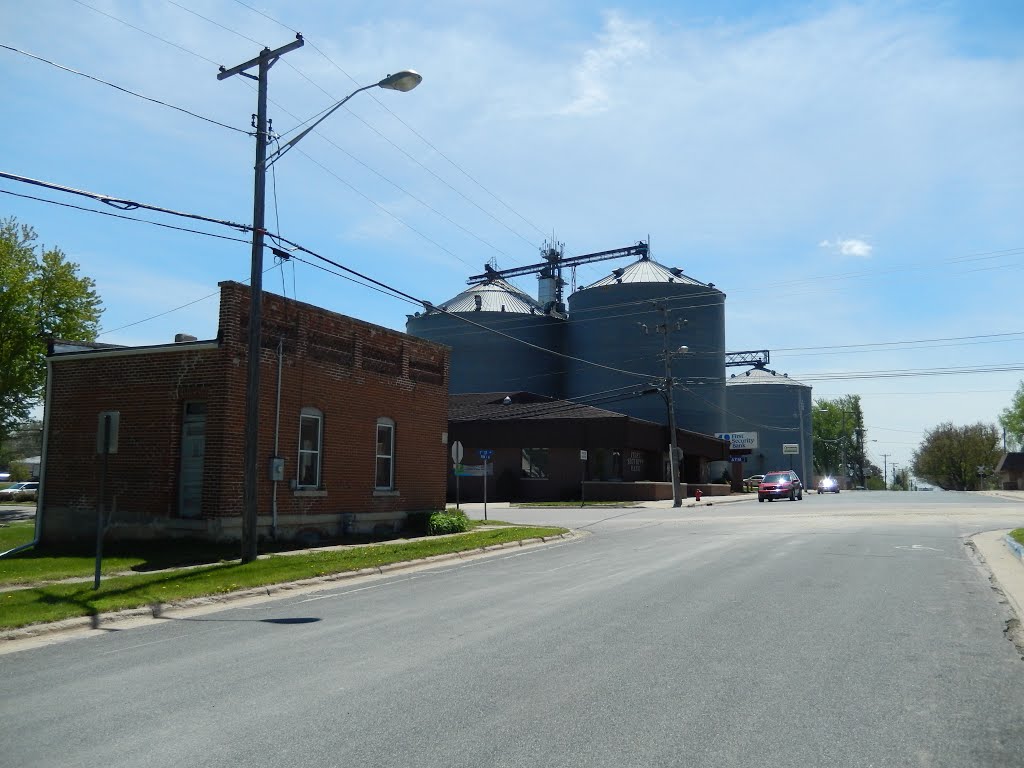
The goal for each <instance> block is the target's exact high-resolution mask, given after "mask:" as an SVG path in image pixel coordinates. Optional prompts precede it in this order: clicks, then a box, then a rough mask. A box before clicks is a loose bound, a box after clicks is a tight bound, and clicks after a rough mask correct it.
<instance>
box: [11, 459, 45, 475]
mask: <svg viewBox="0 0 1024 768" xmlns="http://www.w3.org/2000/svg"><path fill="white" fill-rule="evenodd" d="M41 462H42V457H41V456H29V457H28V458H27V459H14V460H13V461H11V465H12V466H13V465H15V464H17V465H18V466H21V467H24V468H25V470H26V471H27V472H28V476H29V478H30V479H32V480H38V479H39V465H40V463H41Z"/></svg>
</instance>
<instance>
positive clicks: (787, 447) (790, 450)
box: [782, 443, 800, 456]
mask: <svg viewBox="0 0 1024 768" xmlns="http://www.w3.org/2000/svg"><path fill="white" fill-rule="evenodd" d="M798 453H800V444H799V443H783V444H782V455H783V456H785V455H787V454H789V455H795V454H798Z"/></svg>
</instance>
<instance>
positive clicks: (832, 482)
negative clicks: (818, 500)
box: [818, 477, 839, 493]
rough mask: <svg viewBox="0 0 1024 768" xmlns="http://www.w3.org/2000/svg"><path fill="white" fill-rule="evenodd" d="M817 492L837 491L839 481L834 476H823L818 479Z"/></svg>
mask: <svg viewBox="0 0 1024 768" xmlns="http://www.w3.org/2000/svg"><path fill="white" fill-rule="evenodd" d="M818 493H839V481H838V480H836V479H835V478H834V477H823V478H821V480H819V481H818Z"/></svg>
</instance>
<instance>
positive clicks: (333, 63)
mask: <svg viewBox="0 0 1024 768" xmlns="http://www.w3.org/2000/svg"><path fill="white" fill-rule="evenodd" d="M235 2H236V3H237V4H238V5H241V6H242V7H244V8H247V9H249V10H250V11H252V12H253V13H256V14H259V15H260V16H262V17H263V18H265V19H267V20H269V21H272V22H274V23H275V24H277V25H279V26H280V27H282V28H283V29H286V30H288V31H289V32H293V33H297V30H295V29H293V28H292V27H291V26H289V25H288V24H285V23H284V22H282V21H280V20H279V19H276V18H274V17H273V16H270V15H269V14H267V13H265V12H263V11H260V10H259V9H257V8H254V7H253V6H251V5H249V4H248V3H245V2H242V0H235ZM306 44H307V45H309V47H310V48H312V49H313V50H314V51H316V52H317V53H318V54H320V56H322V57H323V58H324V60H325V61H327V62H328V63H329V64H330V65H331V66H333V67H334V68H335V69H337V70H338V71H339V72H341V74H343V75H344V76H345V77H347V78H348V79H349V80H350V81H352V83H354V84H355V85H357V86H358V85H360V83H359V81H358V80H356V79H355V78H354V77H353V76H352V75H350V74H349V73H348V72H347V71H346V70H345V69H344V68H342V67H341V65H339V64H338V63H337V62H336V61H334V59H332V58H331V57H330V56H328V55H327V54H326V53H324V51H323V50H321V49H320V48H319V47H318V46H317V45H316V43H315V42H313V41H312V40H309V39H308V38H307V39H306ZM310 82H312V81H310ZM313 84H314V85H316V84H315V83H313ZM317 87H318V88H319V87H320V86H317ZM320 90H321V91H323V92H324V94H325V95H327V96H328V97H330V98H332V99H333V98H335V97H334V96H333V95H332V94H331V93H329V92H328V91H326V90H324V89H323V88H320ZM369 96H370V98H372V99H373V100H374V101H375V102H377V104H378V105H380V107H381V108H382V109H383V110H384V111H385V112H387V113H388V114H390V115H391V116H392V117H394V118H395V119H396V120H397V121H398V122H399V123H401V124H402V125H403V126H404V127H405V128H406V129H408V130H409V131H410V132H411V133H412V134H413V135H414V136H416V137H417V138H418V139H419V140H420V141H422V142H423V143H424V144H426V145H427V146H428V147H430V149H432V150H433V151H434V152H436V153H437V154H438V155H439V156H440V157H441V158H443V159H444V160H445V161H446V162H447V163H448V164H450V165H451V166H452V167H453V168H455V169H456V170H457V171H459V173H461V174H462V175H463V176H465V177H466V178H467V179H469V180H470V181H471V182H473V184H475V185H476V186H477V187H479V188H480V189H481V190H483V191H484V192H485V193H487V194H488V195H489V196H490V197H492V198H493V199H494V200H495V201H496V202H498V203H499V204H500V205H501V206H502V207H504V208H505V209H506V210H508V211H509V212H510V213H512V214H513V215H514V216H516V217H517V218H519V219H520V220H521V221H523V222H524V223H525V224H527V225H528V226H530V227H532V228H533V229H534V230H536V231H537V232H538V233H539V234H540V235H541V236H542V237H546V236H547V234H546V233H545V231H544V230H542V229H541V228H540V227H538V226H537V225H536V224H534V223H533V222H532V221H530V220H529V219H527V218H526V217H525V216H523V215H522V214H521V213H519V212H518V211H517V210H515V209H514V208H513V207H512V206H510V205H509V204H508V203H507V202H505V201H504V200H503V199H502V198H501V197H499V196H498V195H497V194H495V193H494V192H492V191H491V190H490V189H488V188H487V187H485V186H484V185H483V184H481V183H480V182H479V181H478V180H477V179H476V178H474V177H473V176H472V175H471V174H470V173H469V172H468V171H466V170H465V169H464V168H463V167H462V166H460V165H459V164H458V163H456V162H455V161H454V160H452V159H451V158H450V157H448V156H447V155H446V154H445V153H444V152H442V151H441V150H440V149H438V148H437V146H435V145H434V144H433V142H431V141H430V140H429V139H427V138H426V137H425V136H423V135H422V134H421V133H420V132H419V131H417V130H416V129H415V128H414V127H413V126H411V125H410V124H409V123H408V122H407V121H406V120H403V119H402V118H401V117H400V116H399V115H398V114H397V113H395V112H394V111H392V110H391V109H389V108H388V106H387V105H386V104H385V103H384V102H383V101H381V100H380V99H378V98H377V97H376V96H374V95H373V94H372V93H371V94H369ZM335 100H336V99H335ZM355 116H356V118H357V119H359V120H360V121H361V122H364V124H365V125H367V127H368V128H370V129H371V130H373V131H374V132H376V133H378V135H380V136H381V137H382V138H384V139H385V140H386V141H390V140H389V139H387V137H386V136H384V135H383V134H381V133H380V132H379V131H377V130H376V128H373V127H372V126H370V125H369V124H368V123H365V121H363V120H362V118H360V117H359V116H358V115H355ZM395 146H396V149H399V151H403V150H401V149H400V148H398V147H397V145H395ZM403 153H404V151H403ZM404 154H406V156H407V157H409V159H410V160H412V161H413V162H414V163H416V164H417V165H419V166H420V167H422V168H423V169H424V170H426V171H427V172H428V173H431V175H434V176H435V178H437V180H438V181H440V182H441V183H442V184H444V185H445V186H447V187H448V188H449V189H451V190H452V191H453V192H455V193H456V194H457V195H459V196H461V197H463V198H464V199H465V200H466V201H467V202H469V203H471V204H472V205H474V206H475V207H477V208H479V209H480V210H481V211H482V212H483V213H484V214H485V215H487V216H488V217H490V218H492V219H493V220H494V221H495V222H497V223H498V224H500V225H502V226H503V227H505V228H506V229H508V230H509V231H510V232H512V234H514V235H516V236H517V237H519V238H520V239H522V240H524V241H526V242H528V243H530V244H531V245H535V244H534V243H533V242H532V241H531V240H530V239H529V238H526V237H524V236H523V235H521V234H520V233H519V232H517V231H516V230H514V229H512V228H510V227H509V226H508V225H507V224H505V223H504V222H502V221H501V220H500V219H498V218H497V217H495V216H494V214H492V213H491V212H490V211H487V210H486V209H485V208H483V207H481V206H479V205H478V204H477V203H475V202H474V201H472V200H471V199H470V198H468V197H467V196H466V195H464V194H463V193H462V192H461V191H460V190H458V189H457V188H455V187H453V186H452V185H451V184H449V183H448V182H447V181H445V180H444V179H442V178H441V177H440V176H437V175H436V174H434V172H433V171H431V170H430V169H428V168H427V167H426V166H425V165H424V164H423V163H422V162H420V161H419V160H418V159H417V158H415V157H413V156H411V155H408V154H407V153H404Z"/></svg>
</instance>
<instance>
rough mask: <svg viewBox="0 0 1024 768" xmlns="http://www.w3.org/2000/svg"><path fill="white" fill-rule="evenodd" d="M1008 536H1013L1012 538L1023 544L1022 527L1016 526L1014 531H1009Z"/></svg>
mask: <svg viewBox="0 0 1024 768" xmlns="http://www.w3.org/2000/svg"><path fill="white" fill-rule="evenodd" d="M1010 536H1011V537H1013V540H1014V541H1016V542H1017V543H1018V544H1024V528H1018V529H1016V530H1014V531H1010Z"/></svg>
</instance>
